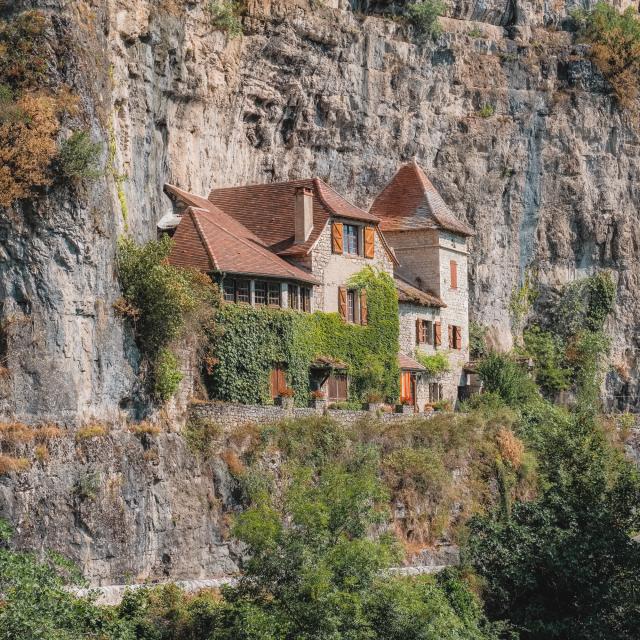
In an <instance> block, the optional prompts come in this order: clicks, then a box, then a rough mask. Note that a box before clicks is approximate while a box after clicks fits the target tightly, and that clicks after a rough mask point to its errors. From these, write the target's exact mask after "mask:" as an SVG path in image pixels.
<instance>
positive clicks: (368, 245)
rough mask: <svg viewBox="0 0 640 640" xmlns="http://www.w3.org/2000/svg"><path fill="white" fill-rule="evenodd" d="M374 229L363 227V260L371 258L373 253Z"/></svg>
mask: <svg viewBox="0 0 640 640" xmlns="http://www.w3.org/2000/svg"><path fill="white" fill-rule="evenodd" d="M374 233H375V232H374V229H373V227H365V228H364V257H365V258H373V256H374V251H375V248H374V247H375V242H374Z"/></svg>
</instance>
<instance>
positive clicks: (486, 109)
mask: <svg viewBox="0 0 640 640" xmlns="http://www.w3.org/2000/svg"><path fill="white" fill-rule="evenodd" d="M495 112H496V108H495V107H494V106H493V105H492V104H489V103H485V104H483V105H482V107H480V109H479V111H478V115H479V116H480V117H481V118H490V117H491V116H492V115H493V114H494V113H495Z"/></svg>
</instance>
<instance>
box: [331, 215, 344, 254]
mask: <svg viewBox="0 0 640 640" xmlns="http://www.w3.org/2000/svg"><path fill="white" fill-rule="evenodd" d="M343 246H344V242H343V232H342V222H334V223H333V224H332V225H331V251H332V252H333V253H342V249H343Z"/></svg>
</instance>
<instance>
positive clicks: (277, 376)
mask: <svg viewBox="0 0 640 640" xmlns="http://www.w3.org/2000/svg"><path fill="white" fill-rule="evenodd" d="M269 384H270V386H271V397H272V398H274V399H275V398H277V397H278V396H279V395H280V392H281V391H282V390H283V389H286V388H287V378H286V370H285V366H284V365H283V364H277V365H275V366H274V367H273V369H271V375H270V377H269Z"/></svg>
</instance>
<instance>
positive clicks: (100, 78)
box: [0, 0, 640, 581]
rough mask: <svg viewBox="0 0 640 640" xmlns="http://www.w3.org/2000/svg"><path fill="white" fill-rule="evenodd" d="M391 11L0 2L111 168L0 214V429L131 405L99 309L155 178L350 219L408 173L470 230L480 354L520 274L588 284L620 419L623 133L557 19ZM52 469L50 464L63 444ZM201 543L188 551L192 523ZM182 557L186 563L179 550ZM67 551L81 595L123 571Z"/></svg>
mask: <svg viewBox="0 0 640 640" xmlns="http://www.w3.org/2000/svg"><path fill="white" fill-rule="evenodd" d="M403 4H404V3H402V2H396V3H394V4H393V5H392V6H391V3H386V2H382V1H380V2H352V3H347V2H345V1H344V0H335V1H333V2H324V3H318V2H311V3H309V2H307V1H306V0H296V1H293V2H283V1H280V0H273V1H269V0H264V1H258V0H251V1H250V2H249V3H248V7H247V15H246V16H245V17H244V18H243V28H244V32H245V35H244V36H243V37H241V38H237V39H232V40H229V39H228V38H227V36H226V35H225V34H224V33H222V32H220V31H218V30H216V29H215V27H214V26H213V25H212V22H211V18H210V15H209V13H208V12H207V11H206V9H205V5H206V3H205V2H204V1H200V0H197V1H196V0H193V1H190V0H184V1H179V0H154V1H151V0H127V1H126V2H125V1H124V0H80V1H78V2H73V3H69V2H64V1H63V0H47V2H44V1H38V0H33V1H29V2H28V1H26V0H23V1H18V2H14V3H11V7H10V8H9V6H8V4H7V3H5V4H4V9H0V11H3V12H4V15H5V16H6V15H9V14H10V13H11V12H14V11H18V10H20V9H22V8H28V7H29V8H30V7H34V6H36V7H40V8H42V10H44V11H45V12H46V13H48V14H49V15H50V16H51V17H52V20H53V22H54V25H55V29H54V30H53V31H52V33H51V37H52V38H55V37H58V35H59V34H60V33H61V32H64V33H65V34H66V35H67V36H70V37H71V38H70V40H71V42H72V43H73V44H72V46H71V48H70V50H69V51H68V56H67V58H66V61H65V67H64V73H65V78H64V79H65V80H66V81H67V82H68V83H69V84H70V85H71V86H72V87H73V88H74V90H75V91H76V92H77V93H78V94H79V95H80V96H81V99H82V105H83V107H84V111H85V115H86V123H87V125H88V126H89V127H90V128H91V130H92V132H93V134H94V137H99V138H100V139H102V140H104V141H105V156H107V155H108V156H110V158H111V159H110V162H109V170H108V171H107V176H106V177H105V178H103V179H101V180H97V181H95V182H93V183H91V184H90V185H87V186H86V187H82V186H80V187H77V188H75V189H73V190H71V189H69V188H67V187H63V186H58V187H55V188H52V189H50V190H49V192H48V193H47V194H46V195H45V196H44V197H43V198H42V199H41V200H40V201H38V202H36V203H25V204H23V205H20V206H16V208H15V210H14V211H3V212H0V237H1V238H2V243H1V246H0V303H1V305H2V308H1V316H2V328H3V331H2V335H1V336H0V338H1V339H0V356H1V357H2V361H3V362H6V364H7V368H8V369H9V376H8V377H2V379H0V403H1V404H0V408H1V409H2V412H3V414H4V415H6V416H7V417H15V418H17V419H20V420H24V421H27V422H41V421H43V420H56V421H63V422H67V423H72V422H81V421H87V420H90V419H92V418H94V417H99V418H100V419H103V420H109V419H114V420H115V419H117V418H118V416H119V415H120V414H121V413H122V412H125V413H130V414H131V413H134V414H135V413H136V412H139V408H140V407H141V406H142V404H141V398H142V395H141V392H140V391H139V389H138V388H137V382H136V381H137V373H138V355H137V352H136V350H135V347H134V345H133V341H132V338H131V335H130V331H129V330H128V329H127V328H126V327H124V326H123V324H122V322H121V321H120V320H119V319H118V318H117V317H116V316H115V315H114V312H113V309H112V304H113V301H114V300H115V299H116V298H117V296H118V295H119V293H118V286H117V281H116V274H115V267H114V254H115V246H116V240H117V237H118V235H120V234H121V233H124V232H127V233H130V234H132V235H133V236H134V237H135V238H136V239H138V240H140V241H143V240H148V239H150V238H152V237H154V236H155V224H156V221H157V220H158V219H159V218H160V217H161V216H162V215H163V214H165V213H166V212H167V210H169V207H170V203H169V201H168V200H167V199H166V198H165V196H164V195H163V193H162V185H163V183H164V182H171V183H173V184H176V185H178V186H180V187H182V188H185V189H188V190H190V191H194V192H199V193H207V192H208V190H209V189H210V188H211V187H212V186H222V185H234V184H240V183H246V182H264V181H273V180H288V179H294V178H300V177H305V176H310V175H317V176H319V177H321V178H323V179H324V180H326V181H327V182H328V183H330V184H331V185H332V186H334V187H335V188H337V189H338V190H339V191H341V192H342V193H344V194H345V195H346V196H348V197H350V198H351V199H352V200H354V201H355V202H357V203H358V204H360V205H361V206H368V205H369V203H370V202H371V200H372V199H373V197H374V196H375V194H376V193H377V192H378V191H379V189H380V188H381V187H382V186H383V185H384V184H385V183H386V182H387V181H388V180H389V178H390V177H391V176H392V175H393V173H394V172H395V170H396V169H397V167H398V166H399V164H400V163H402V162H406V161H407V160H409V159H411V158H412V157H416V158H417V160H418V161H419V163H420V164H421V165H422V166H423V167H424V168H425V170H426V171H427V173H428V174H429V176H430V177H431V179H432V181H433V182H434V184H435V185H436V187H437V188H438V189H439V191H440V192H441V194H442V196H443V197H444V199H445V200H446V201H447V203H448V204H449V206H450V207H451V208H452V210H453V211H454V212H455V213H456V215H458V216H459V217H460V218H461V219H463V220H466V221H467V222H469V223H470V224H472V225H473V226H474V227H475V229H476V230H477V236H476V237H475V238H473V239H472V240H471V242H470V264H469V270H470V271H469V273H470V283H469V285H470V308H471V315H472V319H473V320H476V321H477V322H480V323H482V324H485V325H488V326H489V327H490V337H491V340H492V341H493V343H494V344H496V345H498V346H502V347H505V348H508V347H509V346H510V345H511V341H512V338H511V320H510V317H509V312H508V306H509V299H510V297H511V294H512V292H513V290H514V289H515V288H517V287H518V286H519V285H520V283H521V282H522V281H523V278H524V276H525V274H526V273H527V272H531V273H533V274H534V275H535V279H536V280H537V281H539V282H540V286H541V287H542V288H545V289H551V290H552V289H553V288H555V287H558V286H560V285H562V284H563V283H566V282H568V281H571V280H572V279H575V278H577V277H580V276H583V275H587V274H589V273H591V272H592V271H593V270H594V269H597V268H608V269H611V270H612V272H613V274H614V279H615V281H616V283H617V303H616V312H615V315H614V317H613V318H612V319H611V321H610V323H609V326H608V327H607V330H608V332H609V334H610V336H611V338H612V345H613V350H612V357H611V362H612V365H613V367H612V370H611V372H610V373H609V374H608V378H607V386H606V390H605V393H606V398H607V400H608V402H609V404H610V406H615V407H617V408H620V409H635V410H638V409H639V408H640V370H639V365H638V357H637V353H638V351H637V350H638V346H639V343H640V333H639V331H638V326H640V225H638V203H639V202H640V186H639V185H640V137H639V135H638V129H637V128H636V126H637V122H636V123H635V124H634V122H633V119H632V117H631V116H630V115H629V114H628V113H626V112H625V111H623V110H621V109H620V107H619V106H618V105H617V102H616V100H615V98H614V97H613V96H612V94H611V92H610V90H609V88H608V86H607V83H606V81H605V80H604V79H603V77H602V76H601V75H600V73H599V72H598V70H597V69H596V68H595V67H594V66H593V65H592V64H591V62H590V61H589V59H588V56H587V53H588V52H587V48H586V47H585V46H584V45H580V44H575V43H574V38H573V36H572V34H571V33H569V32H568V31H563V30H560V29H561V28H563V27H564V26H565V24H566V18H567V15H568V12H569V11H570V10H571V9H572V8H573V6H574V3H573V2H571V1H567V2H558V3H543V2H525V1H520V0H492V1H491V2H486V3H485V2H483V3H475V2H458V1H457V0H453V1H452V2H449V3H448V8H447V15H448V16H449V18H443V19H442V24H443V27H444V33H443V34H442V35H441V36H440V37H439V39H438V40H437V42H432V41H425V42H420V41H418V40H416V39H415V38H414V37H413V36H412V34H411V32H410V29H408V28H407V27H406V26H405V25H403V24H402V23H401V22H398V21H393V20H389V19H386V18H383V17H381V15H380V13H381V12H385V11H399V10H400V9H401V8H402V6H403ZM623 4H624V3H623ZM0 6H2V3H0ZM390 6H391V8H389V7H390ZM621 6H622V5H621ZM471 20H476V22H471ZM483 116H485V117H483ZM107 150H108V153H107ZM123 176H126V179H124V178H123ZM166 444H167V447H168V449H167V452H166V454H165V453H164V452H163V453H162V454H161V456H160V457H161V458H162V460H163V462H162V463H161V464H162V465H165V466H164V467H163V469H164V471H163V473H164V474H165V475H164V481H163V482H164V483H165V484H164V485H163V486H166V487H167V488H166V495H167V496H173V498H171V499H169V498H167V500H168V501H173V500H174V499H175V500H178V499H179V498H178V497H177V496H181V495H182V494H181V493H180V492H181V491H182V490H183V489H184V487H183V484H184V483H190V482H192V481H193V478H192V477H191V476H190V478H189V479H187V478H186V476H184V475H181V471H180V469H181V467H182V465H183V464H187V463H186V461H185V460H184V459H183V458H181V457H180V455H178V453H176V454H175V456H174V457H173V461H174V462H172V464H171V465H169V463H168V462H166V464H165V462H164V459H165V457H167V458H168V457H170V456H171V455H173V454H170V453H169V452H170V451H171V446H173V445H171V444H170V441H169V440H167V443H166ZM118 446H121V445H117V443H116V442H115V441H112V440H110V441H109V451H110V453H109V454H108V455H109V456H111V457H107V458H106V459H107V460H111V461H113V463H114V464H116V466H117V465H122V469H123V470H122V473H123V474H125V475H126V474H129V475H128V477H130V478H131V480H130V482H131V486H133V484H137V485H140V487H146V484H145V483H147V482H151V483H152V484H153V482H154V480H153V479H152V478H151V476H149V475H148V474H147V472H146V471H145V472H143V471H142V470H140V469H138V470H136V468H135V467H132V468H131V469H130V470H127V469H126V468H125V467H126V464H125V462H126V463H127V464H128V458H127V457H126V456H127V455H128V454H127V453H126V451H125V450H124V449H121V450H120V451H121V452H120V453H116V449H117V447H118ZM176 446H177V445H176ZM117 461H119V462H117ZM58 463H59V464H61V465H63V466H64V465H68V468H72V467H73V466H74V465H73V463H72V455H71V451H69V452H67V453H66V454H64V455H63V454H61V457H60V458H59V460H58ZM58 463H56V464H58ZM105 464H107V463H106V462H105ZM54 468H55V469H58V467H57V466H55V467H54V466H52V469H54ZM138 472H139V475H138V476H135V474H136V473H138ZM52 473H53V472H52ZM55 473H56V474H57V473H58V471H55ZM60 473H62V471H61V472H60ZM38 474H40V475H38ZM131 474H134V475H131ZM134 476H135V482H134ZM58 481H59V482H63V480H61V479H60V478H58V479H56V476H52V475H51V474H50V473H45V472H44V471H43V472H37V471H33V472H31V473H29V474H25V477H24V478H23V479H22V480H9V479H7V478H4V479H2V480H1V482H2V491H3V493H2V495H3V496H4V497H3V500H4V501H5V503H9V502H11V501H16V500H20V499H27V497H28V499H29V500H31V501H32V502H31V504H33V505H38V504H39V505H41V509H42V510H41V511H40V512H38V513H39V514H40V515H39V516H38V518H40V520H39V522H40V525H38V526H40V528H38V526H35V525H34V528H33V529H31V530H29V531H28V533H26V534H25V535H24V536H23V538H22V540H23V541H25V542H33V541H36V542H37V541H38V540H42V539H43V537H44V533H43V532H44V530H45V529H43V528H42V523H43V522H45V521H46V519H47V518H49V517H51V518H53V517H55V518H57V517H58V514H57V513H56V512H57V511H58V510H59V508H62V506H64V500H66V498H63V496H62V493H61V492H58V490H57V489H56V488H55V483H56V482H58ZM64 482H66V483H67V484H68V482H67V480H64ZM21 483H25V486H27V487H30V488H28V489H26V490H25V491H26V492H25V493H20V486H21ZM161 484H162V483H161ZM65 486H66V485H65ZM141 491H142V489H141ZM163 491H164V489H163ZM30 492H31V493H30ZM144 492H146V493H144V495H145V496H146V497H145V499H144V500H143V499H142V498H141V497H140V495H142V494H135V492H134V493H133V494H131V501H129V502H127V501H126V500H125V505H124V506H123V509H124V510H125V512H127V513H128V510H129V509H138V510H139V511H138V517H139V518H140V522H149V519H150V518H151V519H152V518H153V510H154V509H158V508H159V507H158V503H157V501H156V498H155V497H154V494H153V488H152V487H146V488H145V489H144ZM65 495H66V494H65ZM136 496H137V497H136ZM180 499H182V498H180ZM13 504H15V503H13ZM61 505H62V506H61ZM136 505H137V506H136ZM5 513H6V510H5ZM69 513H70V512H69ZM126 517H133V516H132V515H131V514H128V515H127V516H126ZM64 522H65V523H66V524H64V525H63V524H60V529H59V534H55V535H54V534H53V533H50V534H49V540H48V542H49V543H50V542H51V541H52V538H51V536H53V542H54V544H55V546H58V547H60V548H62V549H63V550H65V549H67V548H68V543H67V542H65V540H66V539H68V538H70V539H73V538H74V536H81V535H84V534H83V533H82V531H83V528H82V527H83V525H81V524H79V523H77V522H76V521H75V519H74V518H73V517H71V516H69V517H68V518H66V520H65V521H64ZM56 526H57V525H56ZM203 526H204V528H203V531H204V532H205V533H203V534H202V536H203V537H202V538H201V541H202V540H204V539H205V538H206V536H207V535H214V533H213V532H214V529H215V526H214V524H207V525H203ZM65 527H66V528H65ZM141 527H142V525H141ZM142 528H144V527H142ZM141 535H142V534H141ZM182 544H183V543H180V542H179V540H178V539H172V538H171V537H165V538H163V541H162V542H158V544H157V545H156V546H154V545H151V546H149V547H147V549H152V550H150V551H148V552H146V551H145V553H149V554H151V555H153V558H151V557H150V559H149V562H148V563H147V564H145V566H146V567H147V569H145V570H144V571H147V574H146V575H161V574H162V571H163V569H162V566H163V565H162V561H161V559H162V556H163V554H164V553H169V554H170V555H171V557H172V558H177V557H179V556H180V555H181V554H184V553H185V551H184V550H185V549H186V547H184V546H181V545H182ZM186 544H189V545H192V546H191V547H189V549H188V553H192V552H193V548H201V542H193V541H192V542H189V541H188V540H187V541H185V542H184V545H186ZM71 546H72V550H73V545H71ZM169 547H171V548H172V549H173V553H171V552H168V551H167V549H168V548H169ZM83 548H84V547H83ZM88 548H90V549H91V551H90V552H88V553H89V555H88V556H87V558H88V559H87V561H86V563H85V566H86V567H89V571H90V573H91V575H93V576H94V577H95V578H96V580H103V581H106V580H108V579H111V580H113V579H115V578H116V577H117V576H120V575H122V572H123V571H126V568H124V564H126V562H125V561H122V562H123V563H124V564H122V563H120V561H119V560H117V559H115V558H114V551H113V547H111V548H109V545H102V546H101V544H99V543H98V542H92V543H91V544H89V545H88ZM83 553H85V552H84V551H83ZM119 553H122V548H117V549H116V553H115V555H117V554H119ZM131 553H136V551H135V547H134V550H133V551H131ZM194 553H195V552H194ZM76 555H77V554H76ZM196 555H197V553H196ZM172 562H174V560H172ZM194 562H195V561H194ZM203 562H204V561H203ZM119 563H120V564H119ZM92 567H93V568H92ZM136 571H137V569H136ZM144 571H143V570H142V569H141V572H142V573H144ZM185 571H186V569H185ZM178 573H179V572H178ZM188 577H194V575H193V574H192V575H190V576H188Z"/></svg>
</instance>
